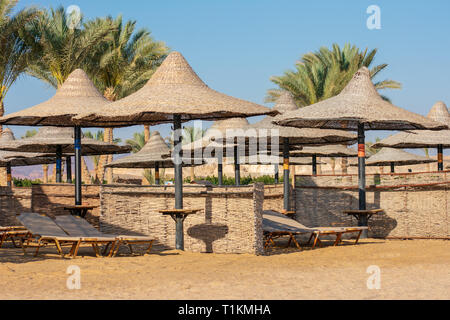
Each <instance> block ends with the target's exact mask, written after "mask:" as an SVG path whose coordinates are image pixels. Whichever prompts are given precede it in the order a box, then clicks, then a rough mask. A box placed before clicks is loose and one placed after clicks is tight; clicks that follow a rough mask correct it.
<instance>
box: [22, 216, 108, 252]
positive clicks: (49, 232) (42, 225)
mask: <svg viewBox="0 0 450 320" xmlns="http://www.w3.org/2000/svg"><path fill="white" fill-rule="evenodd" d="M18 219H19V221H20V222H21V223H22V224H23V225H24V226H25V227H26V228H27V229H28V230H29V231H30V234H31V236H30V237H29V238H28V239H26V241H22V248H23V250H24V252H25V249H26V247H28V246H29V243H30V241H31V240H33V239H35V240H36V242H37V249H36V252H35V256H37V254H38V253H39V249H40V248H41V247H42V246H44V245H47V244H50V243H52V244H54V245H55V247H56V249H57V251H58V253H59V254H60V255H61V256H62V257H65V254H64V252H63V251H62V246H63V245H67V244H69V245H71V246H72V247H71V249H70V252H69V257H71V258H75V257H76V256H77V254H78V248H79V247H80V245H81V244H91V245H92V244H95V245H98V244H99V243H112V242H115V241H116V239H115V238H112V237H80V236H72V235H68V234H67V233H66V232H65V231H64V230H63V229H61V228H60V227H59V226H58V225H57V224H56V223H55V222H54V221H53V220H52V219H50V218H49V217H47V216H41V215H39V214H37V213H24V214H21V215H20V216H19V217H18ZM24 242H26V243H24ZM94 251H95V250H94ZM95 253H96V252H95ZM96 255H97V253H96Z"/></svg>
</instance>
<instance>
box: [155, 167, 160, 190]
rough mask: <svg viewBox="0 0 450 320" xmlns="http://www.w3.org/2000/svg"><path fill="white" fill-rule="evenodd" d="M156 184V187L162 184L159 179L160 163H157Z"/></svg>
mask: <svg viewBox="0 0 450 320" xmlns="http://www.w3.org/2000/svg"><path fill="white" fill-rule="evenodd" d="M155 184H156V185H159V184H160V179H159V162H156V163H155Z"/></svg>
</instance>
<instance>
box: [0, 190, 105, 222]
mask: <svg viewBox="0 0 450 320" xmlns="http://www.w3.org/2000/svg"><path fill="white" fill-rule="evenodd" d="M74 188H75V187H74V186H73V185H72V184H45V185H33V186H32V187H31V188H12V189H10V188H7V187H1V188H0V225H2V226H8V225H18V224H19V222H18V221H17V219H16V218H15V216H16V214H19V213H21V212H37V213H40V214H46V215H48V216H49V217H52V218H53V217H55V216H57V215H64V214H68V211H65V210H64V209H63V208H62V207H63V206H64V205H73V204H74V202H75V200H74V199H75V198H74V197H75V196H74V193H75V189H74ZM99 191H100V186H96V185H83V186H82V192H83V204H85V205H92V206H96V207H97V208H95V209H93V210H91V211H89V213H88V214H87V216H86V218H87V220H88V221H89V222H90V223H91V224H93V225H94V226H97V227H98V220H99V219H98V217H99V215H100V194H99Z"/></svg>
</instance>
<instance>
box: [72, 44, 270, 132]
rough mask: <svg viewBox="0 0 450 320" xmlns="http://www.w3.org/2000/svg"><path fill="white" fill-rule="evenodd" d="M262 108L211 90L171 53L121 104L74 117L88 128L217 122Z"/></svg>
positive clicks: (262, 111) (253, 113)
mask: <svg viewBox="0 0 450 320" xmlns="http://www.w3.org/2000/svg"><path fill="white" fill-rule="evenodd" d="M270 112H271V111H270V110H269V109H268V108H266V107H263V106H260V105H258V104H256V103H253V102H248V101H245V100H242V99H237V98H234V97H231V96H228V95H226V94H223V93H220V92H217V91H215V90H212V89H211V88H209V87H208V86H207V85H206V84H205V83H204V82H203V81H202V80H201V79H200V78H199V77H198V75H197V74H196V73H195V72H194V70H193V69H192V68H191V66H190V65H189V63H188V62H187V61H186V60H185V59H184V57H183V56H182V55H181V53H179V52H172V53H170V54H169V55H168V56H167V58H166V59H165V60H164V62H163V63H162V64H161V66H160V67H159V68H158V70H156V72H155V73H154V74H153V76H152V77H151V79H150V80H149V81H148V82H147V84H146V85H145V86H144V87H143V88H142V89H140V90H138V91H137V92H135V93H133V94H131V95H129V96H128V97H125V98H123V99H121V100H119V101H116V102H114V103H111V104H109V105H107V106H104V107H102V108H99V109H97V110H90V111H88V112H87V113H86V114H82V115H79V116H77V117H75V119H74V120H75V121H79V123H80V124H82V125H83V126H87V127H119V126H129V125H130V124H148V123H163V122H172V121H174V119H175V118H176V117H179V118H180V120H181V121H189V120H217V119H225V118H233V117H251V116H258V115H265V114H268V113H270Z"/></svg>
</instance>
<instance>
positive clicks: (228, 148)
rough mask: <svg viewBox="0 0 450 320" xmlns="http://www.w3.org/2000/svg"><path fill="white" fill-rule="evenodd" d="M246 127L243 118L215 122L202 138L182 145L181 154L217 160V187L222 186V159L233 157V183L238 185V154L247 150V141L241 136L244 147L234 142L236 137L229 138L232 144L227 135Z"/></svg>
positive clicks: (245, 120)
mask: <svg viewBox="0 0 450 320" xmlns="http://www.w3.org/2000/svg"><path fill="white" fill-rule="evenodd" d="M248 125H249V123H248V121H247V119H245V118H230V119H225V120H219V121H216V122H214V123H213V125H212V126H211V127H210V128H209V129H208V130H206V132H205V134H204V135H203V137H202V138H200V139H198V140H197V141H194V142H191V143H189V144H186V145H184V146H183V147H182V151H183V154H185V155H186V154H187V155H188V156H190V157H195V158H198V157H203V158H213V157H214V158H217V170H218V179H219V186H222V185H223V157H224V156H225V157H233V158H234V175H235V183H236V185H240V163H239V158H240V154H239V153H240V152H242V151H244V152H245V150H247V149H248V140H245V137H244V136H242V137H243V138H244V145H240V144H238V141H236V138H237V136H231V141H232V142H230V141H229V140H228V138H229V137H228V138H227V135H228V133H230V132H231V134H234V133H233V132H234V130H244V129H245V128H246V127H247V126H248ZM240 137H241V136H240ZM241 147H243V148H244V150H242V148H241ZM239 149H241V150H239Z"/></svg>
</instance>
